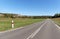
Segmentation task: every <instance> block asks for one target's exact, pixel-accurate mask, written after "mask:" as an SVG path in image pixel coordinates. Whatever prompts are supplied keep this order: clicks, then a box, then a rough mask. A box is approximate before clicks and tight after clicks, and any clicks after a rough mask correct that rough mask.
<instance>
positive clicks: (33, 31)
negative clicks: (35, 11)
mask: <svg viewBox="0 0 60 39" xmlns="http://www.w3.org/2000/svg"><path fill="white" fill-rule="evenodd" d="M0 39H60V28H59V27H58V26H57V25H56V24H55V23H54V22H53V21H52V20H50V19H47V20H45V21H43V22H38V23H34V24H31V25H27V26H25V27H23V28H21V29H16V30H13V31H10V32H9V31H7V32H3V33H0Z"/></svg>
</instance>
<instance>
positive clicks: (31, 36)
mask: <svg viewBox="0 0 60 39" xmlns="http://www.w3.org/2000/svg"><path fill="white" fill-rule="evenodd" d="M46 23H47V22H45V23H43V24H42V25H41V26H40V27H39V28H38V29H37V30H36V31H35V32H33V33H32V34H31V35H30V36H29V37H28V38H27V39H30V38H33V37H34V36H35V35H36V34H37V33H38V32H39V31H40V30H41V28H42V27H43V26H44V25H45V24H46Z"/></svg>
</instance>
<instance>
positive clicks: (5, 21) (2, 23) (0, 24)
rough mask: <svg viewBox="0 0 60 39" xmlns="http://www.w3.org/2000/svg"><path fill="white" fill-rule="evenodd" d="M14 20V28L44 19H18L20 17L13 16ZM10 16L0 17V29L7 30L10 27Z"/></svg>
mask: <svg viewBox="0 0 60 39" xmlns="http://www.w3.org/2000/svg"><path fill="white" fill-rule="evenodd" d="M13 20H14V24H15V28H18V27H23V26H25V25H28V24H32V23H35V22H39V21H42V20H44V19H27V18H26V19H20V18H15V19H13ZM11 21H12V19H11V18H0V31H5V30H9V29H11V28H12V27H11Z"/></svg>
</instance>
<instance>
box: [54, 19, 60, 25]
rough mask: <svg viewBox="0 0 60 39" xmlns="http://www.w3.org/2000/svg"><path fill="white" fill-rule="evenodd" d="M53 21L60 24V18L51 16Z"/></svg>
mask: <svg viewBox="0 0 60 39" xmlns="http://www.w3.org/2000/svg"><path fill="white" fill-rule="evenodd" d="M53 21H54V22H55V23H56V24H57V25H59V26H60V18H53Z"/></svg>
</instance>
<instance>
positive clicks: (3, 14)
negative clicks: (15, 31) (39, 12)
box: [0, 13, 60, 19]
mask: <svg viewBox="0 0 60 39" xmlns="http://www.w3.org/2000/svg"><path fill="white" fill-rule="evenodd" d="M0 17H6V18H33V19H36V18H60V14H55V15H54V16H23V15H18V14H7V13H0Z"/></svg>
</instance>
